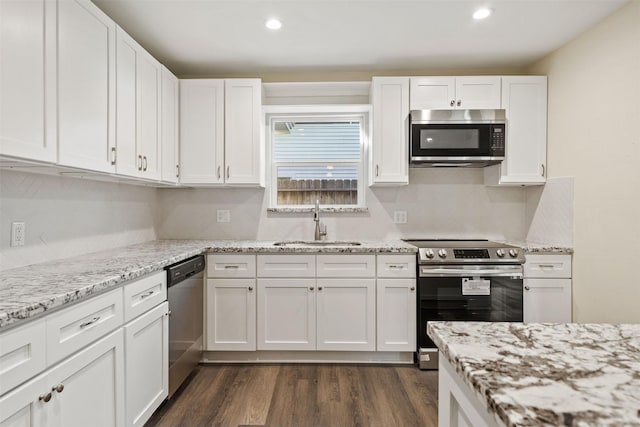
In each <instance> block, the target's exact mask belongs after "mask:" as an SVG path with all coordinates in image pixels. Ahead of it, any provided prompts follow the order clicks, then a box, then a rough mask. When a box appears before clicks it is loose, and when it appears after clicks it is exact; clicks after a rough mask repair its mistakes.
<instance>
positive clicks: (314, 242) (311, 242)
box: [273, 240, 362, 246]
mask: <svg viewBox="0 0 640 427" xmlns="http://www.w3.org/2000/svg"><path fill="white" fill-rule="evenodd" d="M361 245H362V243H360V242H339V241H327V240H289V241H285V242H275V243H274V244H273V246H361Z"/></svg>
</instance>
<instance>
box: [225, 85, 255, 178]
mask: <svg viewBox="0 0 640 427" xmlns="http://www.w3.org/2000/svg"><path fill="white" fill-rule="evenodd" d="M224 90H225V110H224V111H225V113H224V128H225V135H224V138H225V152H224V156H225V165H226V169H225V182H226V183H227V184H255V185H258V184H260V178H261V164H262V162H261V160H262V149H261V147H262V144H260V127H261V119H260V118H261V108H262V101H261V99H262V98H261V97H262V95H261V83H260V79H227V80H225V89H224Z"/></svg>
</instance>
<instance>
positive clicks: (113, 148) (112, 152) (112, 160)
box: [111, 147, 117, 165]
mask: <svg viewBox="0 0 640 427" xmlns="http://www.w3.org/2000/svg"><path fill="white" fill-rule="evenodd" d="M116 159H117V154H116V147H111V164H112V165H115V164H116Z"/></svg>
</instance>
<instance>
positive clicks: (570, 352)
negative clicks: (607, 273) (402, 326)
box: [427, 322, 640, 426]
mask: <svg viewBox="0 0 640 427" xmlns="http://www.w3.org/2000/svg"><path fill="white" fill-rule="evenodd" d="M427 330H428V334H429V336H430V337H431V339H433V341H434V342H435V343H436V345H437V346H438V348H439V349H440V351H441V352H442V353H443V354H444V355H445V357H446V359H447V360H448V361H449V363H450V364H451V365H452V366H453V367H454V369H455V370H456V372H457V374H458V375H459V376H460V377H461V378H462V380H463V381H464V382H465V383H466V384H467V385H468V386H470V388H471V389H472V390H474V392H475V394H476V397H477V398H478V399H481V400H484V401H485V403H486V407H487V408H488V411H489V412H490V413H491V414H492V415H494V417H495V418H496V419H498V420H500V421H501V422H502V423H504V424H505V425H507V426H548V425H554V426H555V425H558V426H562V425H565V426H640V324H623V325H610V324H576V323H569V324H541V323H532V324H522V323H480V322H429V323H428V326H427Z"/></svg>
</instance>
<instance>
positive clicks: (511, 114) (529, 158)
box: [484, 76, 547, 185]
mask: <svg viewBox="0 0 640 427" xmlns="http://www.w3.org/2000/svg"><path fill="white" fill-rule="evenodd" d="M502 108H504V109H505V110H506V113H507V146H506V153H505V154H506V155H505V160H504V161H503V162H502V163H501V164H499V165H495V166H491V167H488V168H485V171H484V172H485V184H488V185H541V184H544V183H545V181H546V157H547V78H546V77H545V76H509V77H503V78H502Z"/></svg>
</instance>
